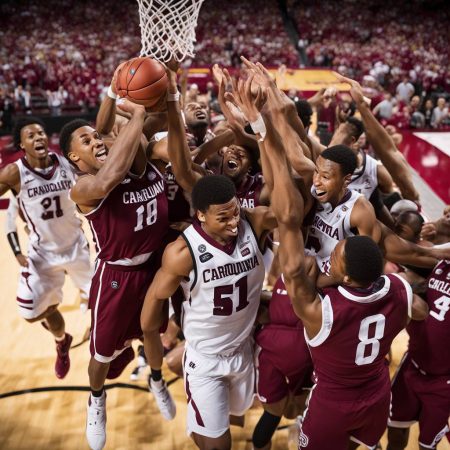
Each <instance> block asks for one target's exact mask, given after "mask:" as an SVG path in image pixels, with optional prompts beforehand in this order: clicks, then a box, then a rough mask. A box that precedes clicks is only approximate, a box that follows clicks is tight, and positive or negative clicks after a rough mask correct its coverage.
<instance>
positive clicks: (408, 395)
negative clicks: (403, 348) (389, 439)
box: [388, 353, 450, 448]
mask: <svg viewBox="0 0 450 450" xmlns="http://www.w3.org/2000/svg"><path fill="white" fill-rule="evenodd" d="M449 415H450V376H437V375H426V374H424V373H421V372H420V371H419V369H418V368H417V367H415V366H414V364H413V362H412V361H411V358H410V357H409V355H408V353H405V355H404V356H403V359H402V362H401V364H400V366H399V367H398V369H397V372H396V374H395V376H394V379H393V382H392V403H391V413H390V417H389V423H388V424H389V426H391V427H394V428H409V427H410V426H411V425H412V424H413V423H414V422H417V421H418V422H419V443H420V445H421V446H423V447H426V448H435V447H436V445H437V444H438V442H439V441H440V440H441V439H442V438H443V437H444V436H445V434H446V433H447V432H448V431H449V426H448V418H449Z"/></svg>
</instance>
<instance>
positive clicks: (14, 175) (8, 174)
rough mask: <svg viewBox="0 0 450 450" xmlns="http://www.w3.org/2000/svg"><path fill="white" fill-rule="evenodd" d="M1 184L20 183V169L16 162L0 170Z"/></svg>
mask: <svg viewBox="0 0 450 450" xmlns="http://www.w3.org/2000/svg"><path fill="white" fill-rule="evenodd" d="M0 174H1V178H2V182H7V183H8V184H10V183H12V184H16V183H18V182H19V181H20V169H19V165H18V163H17V162H12V163H9V164H8V165H6V166H5V167H4V168H3V169H0Z"/></svg>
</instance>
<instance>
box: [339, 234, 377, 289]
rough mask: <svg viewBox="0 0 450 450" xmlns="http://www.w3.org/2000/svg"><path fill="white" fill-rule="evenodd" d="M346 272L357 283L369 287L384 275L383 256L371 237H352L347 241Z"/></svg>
mask: <svg viewBox="0 0 450 450" xmlns="http://www.w3.org/2000/svg"><path fill="white" fill-rule="evenodd" d="M344 252H345V270H346V273H347V275H348V276H349V277H350V278H351V279H352V280H353V281H356V282H357V283H361V284H363V285H368V284H371V283H373V282H374V281H375V280H377V279H378V278H379V277H380V276H381V274H382V273H383V255H382V253H381V250H380V248H379V247H378V245H377V244H376V243H375V241H374V240H373V239H371V238H370V237H369V236H351V237H349V238H347V239H346V241H345V247H344Z"/></svg>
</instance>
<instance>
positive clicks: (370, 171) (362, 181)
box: [348, 151, 378, 200]
mask: <svg viewBox="0 0 450 450" xmlns="http://www.w3.org/2000/svg"><path fill="white" fill-rule="evenodd" d="M361 154H362V157H363V163H362V166H361V167H358V168H356V169H355V171H354V172H353V175H352V181H350V184H349V185H348V188H349V189H351V190H352V191H356V192H359V193H360V194H362V195H364V197H366V199H367V200H369V199H370V196H371V195H372V193H373V191H374V190H375V189H376V188H377V186H378V175H377V173H378V171H377V169H378V163H377V160H376V159H375V158H372V157H371V156H369V155H366V153H365V152H363V151H362V152H361Z"/></svg>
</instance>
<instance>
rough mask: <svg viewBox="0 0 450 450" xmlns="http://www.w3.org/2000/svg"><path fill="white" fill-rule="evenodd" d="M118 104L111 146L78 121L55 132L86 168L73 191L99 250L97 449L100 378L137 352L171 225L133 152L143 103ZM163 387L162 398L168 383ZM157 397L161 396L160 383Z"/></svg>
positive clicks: (93, 380) (156, 177) (102, 421)
mask: <svg viewBox="0 0 450 450" xmlns="http://www.w3.org/2000/svg"><path fill="white" fill-rule="evenodd" d="M119 107H120V108H121V110H122V111H125V112H127V113H129V114H130V115H131V118H130V120H129V122H128V123H127V124H126V125H125V126H124V127H123V128H122V130H121V131H120V133H119V135H118V136H117V138H116V139H115V141H114V144H113V145H112V146H111V148H110V149H109V150H108V149H107V147H106V146H105V144H104V142H103V141H102V139H101V138H100V136H99V134H98V133H97V131H96V130H95V129H94V128H92V127H91V126H90V125H89V124H88V123H87V122H85V121H82V120H75V121H72V122H69V123H68V124H67V125H65V126H64V127H63V129H62V131H61V134H60V146H61V149H62V151H63V153H64V155H65V156H66V158H67V159H68V160H70V161H71V163H72V164H74V165H76V166H77V168H78V169H79V170H80V171H81V172H83V173H84V174H85V175H84V176H81V177H80V178H79V180H78V181H77V183H76V184H75V186H74V187H73V188H72V190H71V193H70V196H71V198H72V199H73V201H74V202H75V203H76V204H77V206H78V208H79V210H80V211H81V212H82V213H83V214H84V215H85V217H86V218H87V220H89V222H90V225H91V228H92V232H93V236H94V240H95V243H96V247H97V252H98V253H97V264H96V271H95V274H94V277H93V279H92V287H91V293H90V305H89V306H90V309H91V316H92V331H91V345H90V351H91V360H90V362H89V368H88V373H89V383H90V387H91V394H90V396H89V401H88V405H87V424H86V437H87V440H88V443H89V446H90V447H91V448H92V449H94V450H97V449H102V448H103V447H104V445H105V441H106V404H105V402H106V394H105V391H104V383H105V379H106V378H107V377H108V378H115V377H117V376H119V375H120V373H121V372H122V371H123V369H124V368H125V366H126V365H127V364H128V363H129V362H130V361H131V360H132V359H133V357H134V352H133V350H132V348H131V341H132V339H135V338H140V337H141V336H142V330H141V328H140V313H141V308H142V303H143V300H144V297H145V292H146V290H147V287H148V285H149V284H150V281H151V279H152V276H153V274H154V268H155V267H159V261H158V254H157V252H158V250H159V249H160V248H161V246H162V241H163V240H164V236H165V234H166V232H167V228H168V220H167V198H166V195H165V186H164V180H163V177H162V175H161V174H160V173H159V171H158V170H157V169H156V168H155V167H154V166H153V165H152V164H148V163H147V160H146V157H145V154H144V153H143V152H141V153H139V152H138V149H139V141H140V136H141V134H142V126H143V123H144V116H145V109H144V107H143V106H141V105H137V104H134V103H131V102H129V101H128V100H121V103H120V104H119ZM161 391H162V396H163V398H164V399H166V398H167V395H168V394H167V389H166V387H165V386H161ZM154 395H155V398H158V395H159V391H157V389H155V391H154ZM171 406H172V409H171V411H170V413H171V416H172V417H173V415H174V413H175V411H174V408H175V407H174V404H173V403H172V404H171Z"/></svg>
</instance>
